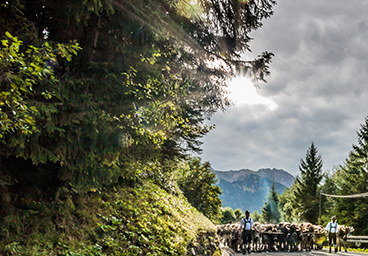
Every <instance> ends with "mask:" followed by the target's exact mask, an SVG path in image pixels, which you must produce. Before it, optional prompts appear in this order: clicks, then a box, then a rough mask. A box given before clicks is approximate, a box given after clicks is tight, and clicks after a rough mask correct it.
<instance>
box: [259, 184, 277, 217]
mask: <svg viewBox="0 0 368 256" xmlns="http://www.w3.org/2000/svg"><path fill="white" fill-rule="evenodd" d="M261 212H262V214H261V217H262V219H263V220H264V221H266V222H269V223H275V224H276V223H278V222H279V221H280V216H281V215H280V211H279V193H278V192H277V191H276V185H275V180H274V181H273V183H272V186H271V188H270V191H269V193H268V195H267V201H266V202H265V204H264V205H263V207H262V209H261Z"/></svg>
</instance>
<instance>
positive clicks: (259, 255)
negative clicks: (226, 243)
mask: <svg viewBox="0 0 368 256" xmlns="http://www.w3.org/2000/svg"><path fill="white" fill-rule="evenodd" d="M241 255H243V254H242V253H234V251H233V250H231V249H226V248H224V249H223V254H222V256H241ZM245 255H248V256H282V255H285V256H303V255H308V256H311V255H314V256H329V255H330V256H333V255H340V256H359V255H362V256H363V255H364V256H367V255H368V254H367V253H359V252H344V251H341V252H340V251H339V252H337V253H334V252H332V253H329V252H328V249H323V250H318V251H317V250H312V251H311V252H305V251H302V252H301V251H298V252H254V253H251V254H245Z"/></svg>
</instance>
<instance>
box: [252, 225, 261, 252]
mask: <svg viewBox="0 0 368 256" xmlns="http://www.w3.org/2000/svg"><path fill="white" fill-rule="evenodd" d="M261 230H262V226H261V224H260V223H259V222H254V229H252V245H253V246H252V251H253V252H258V251H260V245H261V244H260V243H261V235H262V234H261Z"/></svg>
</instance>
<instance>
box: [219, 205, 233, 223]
mask: <svg viewBox="0 0 368 256" xmlns="http://www.w3.org/2000/svg"><path fill="white" fill-rule="evenodd" d="M221 213H222V217H221V224H226V223H229V222H230V221H231V222H232V221H235V214H234V210H233V209H232V208H231V207H229V206H226V207H224V208H221Z"/></svg>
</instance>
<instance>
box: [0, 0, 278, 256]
mask: <svg viewBox="0 0 368 256" xmlns="http://www.w3.org/2000/svg"><path fill="white" fill-rule="evenodd" d="M274 5H275V2H274V1H273V0H266V1H235V0H234V1H233V0H231V1H223V0H215V1H207V0H200V1H182V0H149V1H146V0H134V1H133V0H113V1H105V0H94V1H90V0H87V1H71V0H63V1H56V0H47V1H46V0H36V1H27V0H14V1H2V2H1V3H0V37H1V48H0V82H1V84H0V86H1V91H0V144H1V147H0V204H1V207H0V218H1V219H0V220H1V223H0V224H1V227H2V231H1V236H0V239H1V240H0V243H1V247H0V250H2V251H1V253H3V254H6V255H42V254H44V255H90V254H94V255H111V253H112V252H115V251H116V253H121V254H124V255H129V254H130V255H137V254H136V253H137V252H140V253H143V254H147V255H149V254H151V255H183V254H185V253H186V250H187V249H188V248H190V243H191V242H193V243H194V244H195V245H196V248H201V250H203V251H201V252H200V253H199V252H198V254H202V255H212V254H214V253H216V250H217V249H216V241H215V240H214V242H213V243H212V242H211V244H212V247H211V246H210V247H209V248H210V249H208V248H207V246H206V243H207V242H208V239H207V240H206V241H204V240H201V239H197V240H196V241H194V240H193V239H194V237H197V236H198V235H200V234H201V232H206V233H208V234H211V232H212V231H211V230H213V229H212V227H213V226H211V224H210V223H209V222H207V223H206V224H205V225H204V226H206V227H208V228H207V229H206V231H203V230H202V229H199V228H198V226H199V225H198V221H200V220H201V219H202V217H200V215H201V214H202V215H204V216H205V217H206V218H208V219H209V220H211V221H214V222H215V221H216V220H218V219H219V218H220V215H221V212H220V206H221V201H220V200H219V198H218V195H219V194H220V193H221V191H220V190H219V188H218V187H217V186H216V185H215V182H216V180H215V175H214V173H213V172H212V171H211V170H210V165H209V163H201V161H200V159H198V158H192V157H191V153H193V152H200V141H199V138H201V137H202V136H204V135H205V134H206V133H208V132H209V131H210V130H211V129H213V127H212V126H208V125H206V124H204V120H206V119H209V118H210V117H211V115H212V114H213V113H215V112H216V111H218V110H224V109H225V107H226V106H229V104H230V102H229V100H228V99H227V97H226V93H227V89H226V86H227V83H228V81H229V80H230V79H231V78H232V77H233V76H237V75H247V76H249V77H251V79H252V80H253V81H254V83H256V84H258V83H260V82H264V81H265V77H266V76H267V75H269V67H268V65H269V63H270V61H271V57H272V55H273V54H272V53H269V52H264V53H259V56H258V57H257V58H256V59H254V60H243V59H242V58H241V56H242V54H243V53H244V52H246V51H249V50H250V49H249V42H250V40H251V38H250V37H249V33H250V32H251V31H253V30H255V29H258V28H260V27H261V26H262V20H263V19H265V18H268V17H270V16H271V15H272V13H273V10H272V8H273V6H274ZM119 184H124V186H123V185H121V186H120V185H119ZM193 191H195V193H193ZM182 195H184V196H185V197H186V198H187V199H185V200H188V202H189V203H190V204H191V205H192V206H193V207H195V208H196V209H197V210H198V211H200V213H199V212H195V211H194V210H193V209H190V207H188V211H189V212H191V213H190V214H189V215H186V214H185V213H183V209H182V207H181V206H180V205H182V204H183V205H184V204H185V200H184V199H183V198H182ZM160 197H162V199H160ZM170 200H171V202H170ZM176 200H179V201H177V202H179V203H178V206H173V205H174V204H175V201H176ZM185 207H187V206H185ZM165 218H170V219H171V220H168V221H167V222H166V220H165ZM183 219H185V221H183ZM183 222H185V224H183ZM205 222H206V220H203V223H205ZM196 223H197V224H196ZM186 224H187V225H186ZM178 226H179V227H178ZM202 237H203V236H202ZM209 237H211V235H210V236H209ZM21 238H23V239H21ZM214 239H215V238H214ZM198 254H196V255H198Z"/></svg>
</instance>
